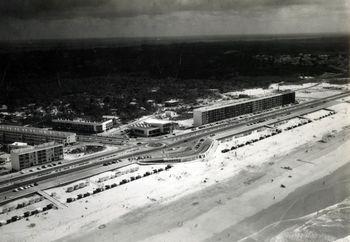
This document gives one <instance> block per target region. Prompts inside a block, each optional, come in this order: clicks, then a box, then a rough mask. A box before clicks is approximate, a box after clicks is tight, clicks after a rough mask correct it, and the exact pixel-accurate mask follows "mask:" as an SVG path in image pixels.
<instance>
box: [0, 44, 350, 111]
mask: <svg viewBox="0 0 350 242" xmlns="http://www.w3.org/2000/svg"><path fill="white" fill-rule="evenodd" d="M348 43H349V39H348V37H327V38H310V39H296V40H291V39H286V40H263V41H262V40H261V41H253V40H252V41H221V42H207V43H205V42H199V43H175V44H168V45H139V46H132V47H130V46H129V47H113V48H109V47H108V46H106V47H99V48H85V49H69V48H67V49H65V48H62V47H60V48H52V49H45V50H42V51H41V50H38V49H35V50H30V48H29V49H26V51H23V52H20V51H11V50H8V49H7V50H6V51H4V50H3V51H0V104H1V103H5V104H8V105H9V106H10V107H16V106H19V105H23V104H26V103H29V102H36V103H37V102H42V103H43V104H50V103H51V101H52V100H54V99H62V98H63V99H71V100H70V101H69V100H68V102H70V103H74V97H79V95H92V96H93V97H98V98H101V97H102V98H105V97H108V98H110V99H111V102H114V104H117V105H121V106H127V104H128V103H129V102H130V101H132V100H133V99H134V98H137V99H138V100H137V101H138V102H139V103H141V104H142V105H143V106H144V105H146V104H145V101H146V100H147V99H155V100H156V101H163V100H165V99H168V98H173V97H179V98H183V99H185V100H191V99H194V98H196V97H198V96H201V95H203V94H207V93H205V92H206V91H205V90H207V89H210V88H218V89H220V90H230V89H235V88H238V87H251V86H266V85H268V84H269V83H271V82H274V81H276V78H277V80H278V78H287V79H288V78H289V79H293V78H294V79H295V78H296V77H297V76H299V75H313V76H318V75H322V74H323V73H338V74H340V75H343V76H348V75H349V70H348V67H349V61H348V56H349V45H348ZM303 55H309V56H308V58H309V59H308V60H307V59H305V58H304V57H303ZM322 55H327V57H326V58H324V57H322ZM283 56H289V57H291V58H292V60H291V61H290V60H287V61H284V60H282V61H281V59H282V58H283ZM321 57H322V58H323V59H322V60H321V59H320V58H321ZM153 87H158V88H159V91H158V92H156V93H151V94H150V89H151V88H153ZM116 99H118V100H119V101H116ZM76 106H79V105H76ZM104 111H106V110H104Z"/></svg>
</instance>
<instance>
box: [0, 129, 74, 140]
mask: <svg viewBox="0 0 350 242" xmlns="http://www.w3.org/2000/svg"><path fill="white" fill-rule="evenodd" d="M51 141H55V142H57V143H61V144H63V145H68V144H72V143H75V142H76V134H75V133H70V132H58V131H52V130H47V129H41V128H34V127H23V126H15V125H0V142H2V143H12V142H25V143H28V144H30V145H37V144H42V143H47V142H51Z"/></svg>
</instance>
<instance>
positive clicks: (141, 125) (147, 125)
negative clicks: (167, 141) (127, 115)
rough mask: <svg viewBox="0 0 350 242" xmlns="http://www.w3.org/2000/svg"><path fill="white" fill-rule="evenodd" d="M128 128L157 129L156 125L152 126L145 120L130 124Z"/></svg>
mask: <svg viewBox="0 0 350 242" xmlns="http://www.w3.org/2000/svg"><path fill="white" fill-rule="evenodd" d="M130 128H137V129H143V130H146V129H151V130H153V129H158V127H154V126H153V125H151V124H149V123H146V122H141V123H137V124H133V125H130Z"/></svg>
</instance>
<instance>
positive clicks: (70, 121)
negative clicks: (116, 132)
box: [52, 119, 112, 125]
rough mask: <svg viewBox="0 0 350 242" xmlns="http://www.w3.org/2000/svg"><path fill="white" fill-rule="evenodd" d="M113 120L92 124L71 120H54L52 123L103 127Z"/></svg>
mask: <svg viewBox="0 0 350 242" xmlns="http://www.w3.org/2000/svg"><path fill="white" fill-rule="evenodd" d="M111 121H112V120H104V121H100V122H90V121H86V120H80V119H77V120H70V119H53V120H52V122H54V123H66V124H84V125H102V124H104V123H107V122H111Z"/></svg>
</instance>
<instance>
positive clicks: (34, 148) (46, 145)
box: [11, 142, 63, 154]
mask: <svg viewBox="0 0 350 242" xmlns="http://www.w3.org/2000/svg"><path fill="white" fill-rule="evenodd" d="M57 146H63V145H62V144H57V143H55V142H48V143H44V144H40V145H34V146H31V147H26V148H21V149H15V150H12V151H11V154H12V153H13V154H21V153H27V152H31V151H37V150H44V149H48V148H53V147H57Z"/></svg>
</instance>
